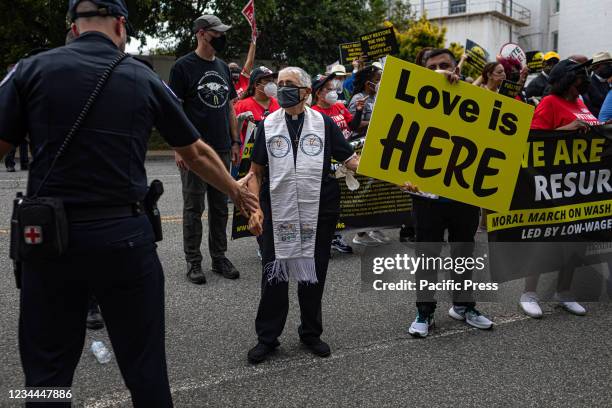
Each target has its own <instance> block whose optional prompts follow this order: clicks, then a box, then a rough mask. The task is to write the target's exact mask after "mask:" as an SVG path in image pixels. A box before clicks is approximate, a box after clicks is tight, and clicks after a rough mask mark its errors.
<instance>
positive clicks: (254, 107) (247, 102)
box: [234, 96, 280, 144]
mask: <svg viewBox="0 0 612 408" xmlns="http://www.w3.org/2000/svg"><path fill="white" fill-rule="evenodd" d="M234 109H235V110H236V115H240V114H241V113H244V112H249V111H250V112H252V113H253V117H254V118H255V121H256V122H259V121H261V120H263V119H264V118H265V116H268V114H270V113H272V112H274V111H277V110H279V109H280V105H279V104H278V102H277V101H276V99H275V98H270V105H269V106H268V113H267V114H266V115H265V116H264V113H265V112H266V108H264V107H263V106H261V105H260V104H259V103H258V102H257V101H256V100H255V99H254V98H253V97H252V96H251V97H248V98H246V99H241V100H239V101H238V102H236V104H235V105H234ZM247 126H248V123H247V122H246V121H244V123H243V124H242V129H241V130H240V140H242V143H243V144H244V138H245V137H246V130H247Z"/></svg>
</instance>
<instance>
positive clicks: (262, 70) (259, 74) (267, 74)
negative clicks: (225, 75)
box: [249, 65, 278, 86]
mask: <svg viewBox="0 0 612 408" xmlns="http://www.w3.org/2000/svg"><path fill="white" fill-rule="evenodd" d="M276 77H278V72H273V71H272V70H271V69H270V68H266V67H264V66H263V65H262V66H261V67H257V68H255V69H254V70H253V71H252V72H251V77H250V78H249V86H250V85H251V84H254V83H255V82H257V81H259V80H260V79H262V78H276Z"/></svg>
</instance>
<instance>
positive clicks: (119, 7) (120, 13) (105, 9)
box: [68, 0, 134, 36]
mask: <svg viewBox="0 0 612 408" xmlns="http://www.w3.org/2000/svg"><path fill="white" fill-rule="evenodd" d="M82 1H83V0H70V1H69V2H68V14H69V16H70V20H71V21H74V20H76V19H77V18H80V17H97V16H99V17H108V16H113V17H125V19H126V30H127V33H128V35H130V36H133V35H134V29H133V27H132V25H131V24H130V23H129V21H127V18H128V9H127V6H126V4H125V1H124V0H88V1H90V2H92V3H93V4H95V5H96V6H98V10H97V11H86V12H82V13H77V12H76V9H77V6H78V5H79V3H81V2H82Z"/></svg>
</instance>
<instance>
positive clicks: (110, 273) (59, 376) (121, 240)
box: [19, 217, 172, 407]
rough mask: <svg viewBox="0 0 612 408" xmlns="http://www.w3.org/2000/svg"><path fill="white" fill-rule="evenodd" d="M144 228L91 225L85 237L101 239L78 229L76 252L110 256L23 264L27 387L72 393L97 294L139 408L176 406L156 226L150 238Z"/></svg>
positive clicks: (138, 223)
mask: <svg viewBox="0 0 612 408" xmlns="http://www.w3.org/2000/svg"><path fill="white" fill-rule="evenodd" d="M138 218H139V219H140V220H138ZM145 223H148V220H147V218H146V217H137V219H131V220H129V221H123V222H122V221H118V222H115V223H114V225H109V226H108V227H107V226H105V224H104V223H102V222H99V223H98V224H85V225H83V226H82V227H83V231H85V230H87V229H91V230H95V232H92V233H91V234H87V233H79V232H78V231H74V229H72V230H71V237H70V239H71V240H72V239H73V238H74V239H75V240H79V242H76V243H74V244H75V245H77V246H78V245H81V246H83V245H85V246H87V245H89V244H92V245H93V243H95V242H106V244H105V245H106V247H107V249H108V248H110V249H113V251H112V252H111V253H109V252H104V251H103V252H99V253H92V252H91V251H86V250H85V249H86V248H82V250H79V249H78V248H74V249H73V248H72V247H71V250H70V251H69V253H68V254H67V255H66V256H64V257H62V258H59V259H57V260H53V261H49V260H46V261H31V262H25V263H24V264H23V276H22V290H21V312H20V317H19V348H20V355H21V362H22V365H23V369H24V372H25V385H26V386H27V387H70V386H71V385H72V380H73V376H74V370H75V369H76V367H77V364H78V362H79V359H80V357H81V352H82V351H83V344H84V341H85V332H86V326H85V321H86V317H87V306H88V300H89V293H90V292H91V293H93V294H94V295H95V297H96V299H97V300H98V302H99V303H100V308H101V310H102V313H103V315H104V320H105V322H106V327H107V330H108V334H109V337H110V339H111V343H112V347H113V351H114V354H115V356H116V358H117V363H118V364H119V368H120V370H121V374H122V375H123V379H124V381H125V384H126V385H127V387H128V389H129V390H130V393H131V395H132V402H133V404H134V406H136V407H170V406H172V399H171V395H170V387H169V383H168V376H167V369H166V356H165V327H164V277H163V271H162V267H161V264H160V262H159V259H158V257H157V254H156V250H155V244H153V243H152V242H153V241H152V230H151V227H150V224H149V225H148V230H145V228H146V224H145ZM110 232H112V235H108V236H107V238H106V239H105V238H104V234H107V233H110ZM95 235H97V236H95ZM88 239H89V242H88V243H84V242H83V241H87V240H88ZM73 241H74V240H73ZM146 242H149V243H146ZM32 406H34V407H41V406H44V405H43V404H33V405H32ZM52 406H63V405H52ZM65 406H70V405H69V404H66V405H65Z"/></svg>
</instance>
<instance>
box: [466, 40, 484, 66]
mask: <svg viewBox="0 0 612 408" xmlns="http://www.w3.org/2000/svg"><path fill="white" fill-rule="evenodd" d="M465 54H466V55H467V56H468V59H467V61H466V62H465V63H466V64H468V65H470V66H472V67H473V68H474V69H476V70H477V71H478V72H482V69H483V68H484V66H485V65H486V64H487V62H488V61H489V53H488V52H487V51H486V50H485V49H484V48H483V47H481V46H480V45H478V44H476V43H475V42H474V41H472V40H467V41H466V43H465Z"/></svg>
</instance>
